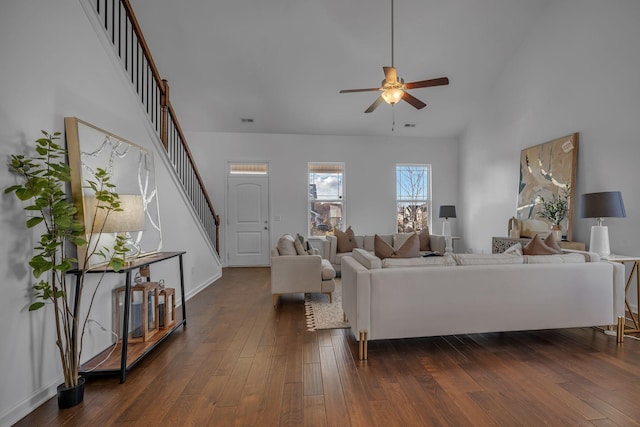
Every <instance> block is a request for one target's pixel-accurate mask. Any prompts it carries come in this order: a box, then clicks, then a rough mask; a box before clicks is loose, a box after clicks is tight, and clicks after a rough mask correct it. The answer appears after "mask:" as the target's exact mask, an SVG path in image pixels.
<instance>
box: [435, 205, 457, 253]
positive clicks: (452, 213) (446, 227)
mask: <svg viewBox="0 0 640 427" xmlns="http://www.w3.org/2000/svg"><path fill="white" fill-rule="evenodd" d="M438 216H439V217H440V218H444V222H443V223H442V235H443V236H444V238H445V241H446V242H447V246H446V248H445V250H444V253H445V254H450V253H451V252H453V243H452V241H451V224H449V218H455V217H456V207H455V206H454V205H442V206H440V214H439V215H438Z"/></svg>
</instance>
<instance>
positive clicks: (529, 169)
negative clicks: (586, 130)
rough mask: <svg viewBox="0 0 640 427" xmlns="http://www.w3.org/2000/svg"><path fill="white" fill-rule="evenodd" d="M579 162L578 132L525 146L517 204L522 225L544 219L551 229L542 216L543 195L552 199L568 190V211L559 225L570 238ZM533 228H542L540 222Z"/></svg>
mask: <svg viewBox="0 0 640 427" xmlns="http://www.w3.org/2000/svg"><path fill="white" fill-rule="evenodd" d="M577 162H578V134H577V133H573V134H571V135H566V136H563V137H561V138H557V139H554V140H552V141H548V142H545V143H543V144H538V145H534V146H533V147H529V148H525V149H524V150H522V152H521V154H520V182H519V184H518V206H517V213H518V220H519V222H520V224H521V228H522V224H526V223H527V222H528V223H533V224H535V223H542V224H543V226H544V227H546V230H547V231H548V229H549V226H550V225H551V223H550V221H548V220H546V219H544V218H542V217H540V216H539V212H540V209H541V203H540V201H541V199H542V198H544V200H551V199H552V198H553V197H556V198H557V197H559V196H562V195H563V194H564V193H568V196H569V198H568V205H569V212H568V214H567V216H566V218H565V219H564V220H563V221H562V222H561V224H560V225H561V227H562V234H563V236H565V237H566V240H568V241H571V239H572V234H573V210H574V209H573V207H574V205H575V183H576V166H577ZM544 223H546V224H544ZM530 229H532V230H536V229H538V230H539V229H540V228H539V225H538V226H535V225H533V226H531V227H530ZM526 237H532V236H526Z"/></svg>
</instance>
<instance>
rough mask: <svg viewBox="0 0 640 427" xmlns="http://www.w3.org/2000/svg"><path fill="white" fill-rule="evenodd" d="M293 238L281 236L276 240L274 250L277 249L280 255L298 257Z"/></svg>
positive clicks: (288, 235) (287, 235)
mask: <svg viewBox="0 0 640 427" xmlns="http://www.w3.org/2000/svg"><path fill="white" fill-rule="evenodd" d="M294 240H295V239H294V238H293V236H292V235H290V234H283V235H282V237H280V239H278V244H277V245H276V248H277V249H278V253H279V254H280V255H298V251H296V246H295V243H294Z"/></svg>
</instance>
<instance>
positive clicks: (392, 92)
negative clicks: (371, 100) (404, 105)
mask: <svg viewBox="0 0 640 427" xmlns="http://www.w3.org/2000/svg"><path fill="white" fill-rule="evenodd" d="M403 95H404V91H403V90H402V89H400V88H391V89H385V90H384V91H383V92H382V99H384V101H385V102H386V103H387V104H389V105H393V104H395V103H396V102H398V101H400V100H401V99H402V96H403Z"/></svg>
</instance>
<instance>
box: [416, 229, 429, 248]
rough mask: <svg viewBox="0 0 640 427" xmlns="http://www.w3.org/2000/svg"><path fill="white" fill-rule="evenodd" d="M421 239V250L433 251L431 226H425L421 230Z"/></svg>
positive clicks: (419, 235)
mask: <svg viewBox="0 0 640 427" xmlns="http://www.w3.org/2000/svg"><path fill="white" fill-rule="evenodd" d="M418 237H419V239H420V250H421V251H431V240H430V238H429V227H425V228H423V229H422V230H420V233H419V234H418Z"/></svg>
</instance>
